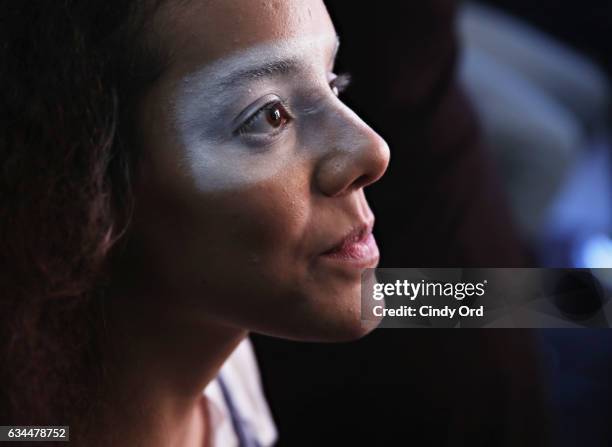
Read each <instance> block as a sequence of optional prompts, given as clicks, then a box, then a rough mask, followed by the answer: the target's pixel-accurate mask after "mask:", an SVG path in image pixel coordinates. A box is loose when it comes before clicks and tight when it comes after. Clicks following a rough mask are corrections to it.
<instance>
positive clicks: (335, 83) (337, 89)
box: [329, 73, 351, 96]
mask: <svg viewBox="0 0 612 447" xmlns="http://www.w3.org/2000/svg"><path fill="white" fill-rule="evenodd" d="M350 85H351V75H350V74H348V73H343V74H340V75H338V76H336V77H334V78H333V79H332V80H331V81H330V83H329V87H330V88H331V90H332V93H333V94H334V95H336V96H340V95H341V94H342V92H344V91H345V90H346V89H347V88H348V87H349V86H350Z"/></svg>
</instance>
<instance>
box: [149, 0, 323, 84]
mask: <svg viewBox="0 0 612 447" xmlns="http://www.w3.org/2000/svg"><path fill="white" fill-rule="evenodd" d="M179 5H180V6H179ZM156 22H157V28H158V32H159V33H160V34H161V37H162V40H163V45H164V46H166V45H167V48H166V49H167V50H168V52H169V54H170V57H171V66H172V69H173V71H176V72H178V73H179V74H181V73H182V74H184V73H188V72H191V71H193V70H194V69H196V68H198V67H202V66H203V65H207V64H210V63H213V62H215V61H217V60H219V59H222V58H226V57H228V56H232V55H235V54H239V53H241V52H244V51H245V50H247V49H250V48H253V47H258V46H270V45H274V43H275V42H282V41H285V42H289V41H290V42H300V41H303V42H308V41H310V42H312V41H313V40H317V41H321V40H327V41H328V42H335V30H334V27H333V25H332V23H331V20H330V18H329V15H328V13H327V10H326V9H325V6H324V5H323V2H322V1H321V0H190V1H187V2H185V1H183V2H178V4H173V3H172V2H167V3H166V5H165V6H164V7H162V8H161V10H159V11H158V16H157V20H156Z"/></svg>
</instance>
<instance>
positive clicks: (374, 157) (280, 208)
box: [130, 0, 389, 340]
mask: <svg viewBox="0 0 612 447" xmlns="http://www.w3.org/2000/svg"><path fill="white" fill-rule="evenodd" d="M182 3H183V6H181V7H178V6H174V7H173V6H172V2H166V5H164V6H163V7H162V9H161V10H160V11H158V13H157V16H156V19H155V21H154V28H155V30H156V33H157V35H158V36H159V39H161V44H162V46H163V47H164V49H165V50H167V51H168V53H169V54H170V60H169V66H168V68H167V70H166V71H165V73H164V74H163V76H162V78H161V79H160V80H159V81H158V82H157V83H156V84H155V85H154V86H153V88H152V90H151V91H150V92H149V93H148V94H147V95H146V97H145V98H144V100H143V102H142V107H141V109H140V116H139V123H140V125H139V129H140V130H141V133H142V140H143V143H144V152H145V154H144V158H143V160H142V164H141V169H140V172H139V175H138V179H137V182H136V200H137V205H136V210H135V215H134V220H133V226H132V235H131V239H130V241H131V242H130V244H131V247H132V248H131V249H130V250H131V251H132V252H136V253H137V255H136V257H132V258H130V259H131V261H130V262H134V263H136V264H132V265H131V268H132V269H133V270H135V271H139V272H141V275H140V276H139V278H140V279H139V281H140V284H139V287H143V288H144V289H147V290H150V291H154V292H155V294H156V295H160V296H164V297H165V299H166V300H168V301H167V303H166V305H167V307H168V309H169V310H168V312H169V314H170V313H171V314H173V315H176V314H180V315H183V316H184V317H187V318H190V319H192V320H193V321H201V322H203V323H204V322H213V323H221V324H227V325H230V326H234V327H240V328H245V329H247V330H253V331H257V332H262V333H267V334H270V335H275V336H281V337H287V338H294V339H303V340H304V339H307V340H346V339H351V338H356V337H359V336H361V335H364V334H365V333H366V332H367V331H368V330H370V329H371V326H366V325H363V324H362V322H361V318H360V302H361V300H360V282H361V275H362V273H363V272H364V269H365V268H366V267H374V266H375V265H376V264H377V262H378V249H377V248H376V243H375V242H374V241H373V239H372V238H371V237H369V236H368V235H369V231H370V229H371V226H372V224H373V221H374V217H373V215H372V212H371V211H370V208H369V206H368V204H367V202H366V199H365V196H364V191H363V188H364V187H365V186H367V185H369V184H371V183H372V182H374V181H376V180H377V179H378V178H380V177H381V176H382V175H383V173H384V171H385V169H386V167H387V163H388V159H389V149H388V147H387V145H386V143H385V142H384V141H383V140H382V139H381V138H380V136H378V135H377V134H376V133H375V132H374V131H373V130H372V129H371V128H369V127H368V126H367V125H366V124H365V123H364V122H363V121H361V120H360V119H359V117H358V116H357V115H355V114H354V113H353V112H352V111H351V110H350V109H349V108H348V107H347V106H346V105H344V104H343V103H342V101H341V100H340V99H339V98H338V97H337V86H338V85H339V83H340V81H339V80H338V79H336V75H335V74H334V72H333V66H334V57H335V53H336V50H337V47H338V41H337V37H336V32H335V30H334V27H333V25H332V23H331V21H330V18H329V16H328V14H327V11H326V9H325V7H324V5H323V3H322V1H321V0H262V1H254V0H208V1H203V0H192V1H190V2H182ZM347 236H348V240H346V238H347ZM343 241H344V243H343ZM151 296H152V295H151Z"/></svg>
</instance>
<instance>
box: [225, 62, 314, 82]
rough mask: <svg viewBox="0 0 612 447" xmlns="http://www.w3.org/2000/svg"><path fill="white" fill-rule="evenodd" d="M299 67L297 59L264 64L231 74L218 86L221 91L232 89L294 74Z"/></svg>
mask: <svg viewBox="0 0 612 447" xmlns="http://www.w3.org/2000/svg"><path fill="white" fill-rule="evenodd" d="M301 66H302V64H301V63H300V61H298V59H297V58H288V59H281V60H278V61H271V62H265V63H263V64H261V65H257V66H255V67H250V68H246V69H244V70H239V71H236V72H234V73H231V74H229V75H228V76H225V77H224V78H223V79H221V81H220V82H219V84H218V85H219V87H221V88H223V89H225V88H232V87H235V86H236V85H240V84H243V83H248V82H253V81H256V80H258V79H262V78H266V77H271V76H278V75H287V74H291V73H295V72H297V71H299V69H300V67H301Z"/></svg>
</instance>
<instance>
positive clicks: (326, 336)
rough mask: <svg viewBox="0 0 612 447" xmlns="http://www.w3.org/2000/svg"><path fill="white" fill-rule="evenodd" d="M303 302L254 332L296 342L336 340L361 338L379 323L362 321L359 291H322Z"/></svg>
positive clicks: (330, 341)
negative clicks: (339, 292) (328, 292)
mask: <svg viewBox="0 0 612 447" xmlns="http://www.w3.org/2000/svg"><path fill="white" fill-rule="evenodd" d="M330 297H332V298H330ZM293 298H295V297H293ZM300 304H301V305H296V306H294V307H292V308H291V309H287V308H285V309H284V312H281V313H279V314H277V318H275V319H274V321H268V322H267V323H268V324H266V327H259V328H257V329H255V331H256V332H263V333H265V334H266V335H271V336H274V337H279V338H285V339H290V340H295V341H307V342H328V343H333V342H348V341H354V340H358V339H360V338H362V337H364V336H366V335H367V334H369V333H370V332H372V331H373V330H374V329H376V327H378V324H379V323H380V320H378V321H374V320H362V318H361V297H360V294H351V295H350V296H337V295H336V296H334V295H333V294H322V295H319V296H318V297H312V296H310V297H305V298H304V299H303V300H301V303H300Z"/></svg>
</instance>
